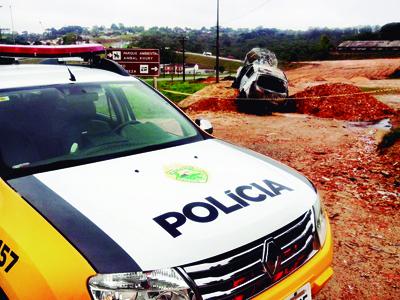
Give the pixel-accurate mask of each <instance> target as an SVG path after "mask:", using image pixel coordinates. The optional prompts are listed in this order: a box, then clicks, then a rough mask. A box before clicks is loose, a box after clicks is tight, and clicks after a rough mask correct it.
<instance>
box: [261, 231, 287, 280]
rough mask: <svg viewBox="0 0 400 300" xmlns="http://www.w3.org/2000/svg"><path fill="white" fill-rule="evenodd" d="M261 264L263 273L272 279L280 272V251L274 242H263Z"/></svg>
mask: <svg viewBox="0 0 400 300" xmlns="http://www.w3.org/2000/svg"><path fill="white" fill-rule="evenodd" d="M261 262H262V264H263V266H264V269H265V272H266V273H268V275H269V276H270V277H271V278H272V277H274V275H275V274H276V273H277V272H278V271H279V270H280V268H281V264H282V250H281V248H279V247H278V245H277V244H276V243H275V242H274V240H271V239H270V240H266V241H265V242H264V251H263V256H262V259H261Z"/></svg>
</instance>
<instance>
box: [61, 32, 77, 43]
mask: <svg viewBox="0 0 400 300" xmlns="http://www.w3.org/2000/svg"><path fill="white" fill-rule="evenodd" d="M81 39H82V38H81ZM62 40H63V44H64V45H73V44H76V42H77V41H78V35H77V34H75V33H67V34H66V35H64V36H63V37H62Z"/></svg>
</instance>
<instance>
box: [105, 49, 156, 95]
mask: <svg viewBox="0 0 400 300" xmlns="http://www.w3.org/2000/svg"><path fill="white" fill-rule="evenodd" d="M106 55H107V58H108V59H111V60H113V61H115V62H117V63H119V64H120V65H121V66H122V67H123V68H124V69H125V70H127V71H128V73H129V74H131V75H134V76H140V77H153V78H154V88H157V77H159V76H160V50H159V49H126V48H109V49H107V50H106Z"/></svg>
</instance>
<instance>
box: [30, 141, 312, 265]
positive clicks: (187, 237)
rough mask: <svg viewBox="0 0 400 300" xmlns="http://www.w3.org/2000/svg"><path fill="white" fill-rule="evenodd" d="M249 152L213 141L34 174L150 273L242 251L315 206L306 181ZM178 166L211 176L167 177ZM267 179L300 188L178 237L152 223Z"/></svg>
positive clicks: (190, 225) (191, 225)
mask: <svg viewBox="0 0 400 300" xmlns="http://www.w3.org/2000/svg"><path fill="white" fill-rule="evenodd" d="M245 151H246V150H243V151H238V150H237V149H235V147H234V146H229V145H227V144H226V143H224V142H221V141H218V140H214V139H210V140H206V141H202V142H196V143H192V144H186V145H182V146H178V147H172V148H167V149H163V150H158V151H153V152H147V153H142V154H137V155H132V156H127V157H121V158H116V159H111V160H106V161H102V162H96V163H92V164H87V165H82V166H77V167H73V168H67V169H60V170H55V171H50V172H46V173H41V174H36V175H35V177H36V178H37V179H39V180H40V181H42V182H43V183H44V184H45V185H47V186H48V187H49V188H50V189H52V190H53V191H54V192H56V193H57V194H58V195H60V196H61V197H62V198H64V199H65V200H66V201H67V202H69V203H70V204H71V205H72V206H73V207H75V208H76V209H77V210H79V211H80V212H81V213H82V214H84V215H85V216H86V217H87V218H89V219H90V220H91V221H92V222H94V223H95V224H96V225H97V226H98V227H99V228H101V229H102V230H103V231H104V232H105V233H106V234H107V235H109V236H110V237H111V238H112V239H113V240H115V241H116V242H117V243H118V244H119V245H120V246H121V247H122V248H123V249H124V250H125V251H126V252H127V253H128V254H129V255H130V256H131V257H132V258H133V259H134V260H135V261H136V262H137V263H138V264H139V266H140V267H141V268H142V269H143V270H154V269H162V268H169V267H172V266H179V265H183V264H187V263H191V262H195V261H199V260H202V259H204V258H208V257H212V256H215V255H218V254H221V253H224V252H227V251H229V250H232V249H235V248H237V247H240V246H242V245H244V244H246V243H249V242H252V241H254V240H256V239H258V238H261V237H263V236H266V235H267V234H269V233H271V232H273V231H274V230H276V229H279V228H281V227H282V226H284V225H286V224H288V223H289V222H290V221H291V220H294V219H295V218H297V217H299V216H300V215H301V214H303V213H304V212H305V211H307V210H309V209H311V207H312V205H313V204H314V203H315V201H316V199H317V194H316V193H315V191H314V190H313V188H312V187H311V186H310V185H309V184H307V182H306V181H305V180H304V179H302V178H301V177H299V176H293V174H291V173H290V172H288V171H287V170H285V169H284V168H281V167H280V166H279V165H278V164H277V163H268V161H267V160H261V159H259V158H257V157H256V156H252V155H248V154H246V153H245ZM195 156H197V157H198V158H195ZM171 165H188V166H194V167H198V168H201V169H203V170H205V171H207V173H208V181H207V182H206V183H188V182H182V181H177V180H174V179H171V178H170V177H168V176H167V175H166V174H165V168H167V167H169V166H171ZM135 170H138V171H139V172H138V173H136V172H135ZM264 179H268V180H271V181H274V182H277V183H279V184H282V185H285V186H287V187H289V188H291V189H293V191H288V190H284V191H282V192H281V194H280V195H278V196H275V197H273V198H271V197H268V198H267V199H266V200H265V201H263V202H252V203H250V202H249V204H250V205H249V206H247V207H243V208H241V209H239V210H237V211H234V212H232V213H230V214H225V213H223V212H222V211H220V210H219V216H218V218H217V219H216V220H214V221H212V222H209V223H196V222H193V221H191V220H187V221H186V223H185V224H184V225H182V226H181V227H179V230H180V231H181V233H182V234H181V235H180V236H178V237H176V238H173V237H172V236H171V235H170V234H169V233H168V232H167V231H166V230H164V229H163V228H162V227H161V226H160V225H158V224H157V223H156V222H155V221H154V220H153V218H155V217H157V216H159V215H162V214H164V213H167V212H175V211H176V212H182V208H183V207H184V206H185V205H186V204H188V203H191V202H207V201H206V200H205V198H206V197H209V196H212V197H214V198H215V199H217V200H218V201H220V202H221V203H224V204H225V205H232V201H233V200H232V199H230V198H229V197H227V196H226V195H225V194H224V192H225V191H226V190H229V189H230V190H232V191H234V189H235V188H236V187H238V186H241V185H248V184H250V183H253V182H255V183H257V184H260V185H262V180H264ZM198 213H199V214H201V213H204V212H198ZM182 253H184V255H182ZM110 263H112V262H110Z"/></svg>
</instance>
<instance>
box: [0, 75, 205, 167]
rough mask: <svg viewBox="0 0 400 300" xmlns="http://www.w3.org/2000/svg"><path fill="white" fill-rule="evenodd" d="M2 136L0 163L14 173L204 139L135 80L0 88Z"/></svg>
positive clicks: (187, 122)
mask: <svg viewBox="0 0 400 300" xmlns="http://www.w3.org/2000/svg"><path fill="white" fill-rule="evenodd" d="M0 136H1V140H2V143H1V145H0V152H1V159H2V164H3V169H6V170H7V169H8V170H11V171H12V172H14V173H15V172H18V170H21V171H22V170H26V169H31V168H37V167H40V166H46V165H54V164H55V163H57V162H67V166H68V162H69V163H72V164H73V163H74V162H76V161H85V160H86V159H89V160H90V161H91V162H92V161H93V160H94V161H95V160H96V159H99V160H101V159H105V157H107V158H108V157H113V155H116V156H118V155H125V153H127V154H129V153H136V152H143V151H148V150H155V149H161V148H164V147H168V146H174V145H178V144H183V143H188V142H192V141H197V140H202V139H203V137H202V135H201V134H199V131H198V130H197V129H196V128H195V126H193V125H192V124H191V123H190V122H189V121H188V120H187V119H186V118H185V117H184V116H183V115H182V114H181V113H179V112H178V111H177V110H176V109H175V108H174V107H173V106H172V105H170V104H169V103H168V102H167V101H165V100H164V99H162V98H161V97H160V96H159V95H158V94H157V93H155V92H154V91H153V90H152V89H150V88H149V87H147V86H146V85H145V84H143V83H141V82H134V81H131V82H122V83H121V82H117V83H95V84H94V83H90V84H61V85H52V86H44V87H34V88H23V89H12V90H3V91H1V90H0ZM132 151H133V152H132Z"/></svg>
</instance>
